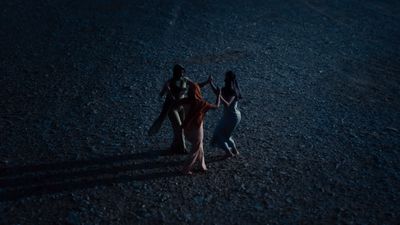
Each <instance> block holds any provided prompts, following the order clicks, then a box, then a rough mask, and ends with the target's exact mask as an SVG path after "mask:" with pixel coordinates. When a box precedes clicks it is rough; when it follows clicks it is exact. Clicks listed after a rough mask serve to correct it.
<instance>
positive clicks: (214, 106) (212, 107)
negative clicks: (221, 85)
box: [210, 90, 222, 109]
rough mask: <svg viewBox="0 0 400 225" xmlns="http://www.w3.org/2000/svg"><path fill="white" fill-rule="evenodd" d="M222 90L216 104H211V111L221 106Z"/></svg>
mask: <svg viewBox="0 0 400 225" xmlns="http://www.w3.org/2000/svg"><path fill="white" fill-rule="evenodd" d="M221 98H222V96H221V90H219V92H218V97H217V102H216V103H215V105H214V104H210V109H218V108H219V107H220V105H221Z"/></svg>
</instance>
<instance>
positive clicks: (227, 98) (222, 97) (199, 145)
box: [149, 65, 241, 174]
mask: <svg viewBox="0 0 400 225" xmlns="http://www.w3.org/2000/svg"><path fill="white" fill-rule="evenodd" d="M184 73H185V69H184V68H183V67H182V66H181V65H175V66H174V68H173V76H172V78H171V79H169V80H168V81H166V82H165V85H164V87H163V88H162V90H161V92H160V97H162V96H164V95H165V94H166V99H165V102H164V104H163V107H162V111H161V113H160V115H159V116H158V118H157V119H156V120H155V122H154V123H153V125H152V126H151V128H150V130H149V135H154V134H155V133H157V132H158V130H159V129H160V127H161V125H162V122H163V121H164V120H165V118H166V117H167V116H168V117H169V120H170V121H171V125H172V129H173V132H174V137H173V141H172V144H171V146H170V149H169V153H171V154H185V153H187V152H186V151H187V150H186V144H185V138H186V139H187V140H188V141H189V142H190V143H191V144H192V150H191V152H190V154H191V155H190V158H189V160H188V162H187V163H186V164H185V166H184V168H183V172H184V173H185V174H192V169H193V167H194V165H195V163H196V162H197V161H199V162H200V163H201V169H202V171H206V170H207V166H206V163H205V159H204V149H203V137H204V132H203V121H204V117H205V114H206V112H207V111H208V110H210V109H217V108H219V106H220V103H221V102H222V104H223V105H224V114H223V116H222V118H221V119H220V121H219V123H218V125H217V127H216V128H215V131H214V134H213V137H212V141H211V145H212V146H215V147H219V148H222V149H223V150H225V152H226V156H228V157H230V156H235V155H238V154H239V151H238V149H237V147H236V145H235V142H234V140H233V138H232V133H233V131H234V130H235V128H236V126H237V125H238V124H239V122H240V119H241V114H240V111H239V110H238V107H237V104H238V100H239V99H240V98H241V94H240V89H239V85H238V83H237V80H236V75H235V74H234V73H233V72H232V71H228V72H227V73H226V74H225V86H224V87H223V88H221V89H219V88H218V87H217V86H216V85H215V84H214V83H213V79H212V77H211V76H209V78H208V80H207V81H205V82H202V83H195V82H192V81H191V80H190V79H188V78H187V77H185V76H184ZM206 85H210V86H211V89H212V90H213V92H214V93H215V95H216V96H217V100H216V104H210V103H208V102H207V101H205V100H204V99H203V97H202V95H201V88H203V87H205V86H206Z"/></svg>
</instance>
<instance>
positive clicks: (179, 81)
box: [148, 64, 211, 154]
mask: <svg viewBox="0 0 400 225" xmlns="http://www.w3.org/2000/svg"><path fill="white" fill-rule="evenodd" d="M184 74H185V69H184V68H183V66H181V65H179V64H177V65H175V66H174V68H173V74H172V78H171V79H169V80H167V81H166V82H165V84H164V86H163V88H162V90H161V92H160V97H163V96H164V95H165V94H166V95H167V96H166V98H165V101H164V104H163V106H162V110H161V113H160V115H159V116H158V118H157V119H156V120H155V121H154V123H153V125H152V126H151V127H150V129H149V132H148V134H149V135H154V134H156V133H157V132H158V131H159V129H160V128H161V125H162V123H163V121H164V120H165V117H166V116H167V115H168V118H169V120H170V121H171V125H172V129H173V132H174V135H173V141H172V144H171V146H170V148H169V153H170V154H186V153H187V151H186V144H185V136H184V132H183V129H182V127H181V126H182V122H183V121H184V119H185V110H184V108H183V107H182V106H179V107H174V108H171V106H172V105H173V103H174V102H175V101H178V100H180V99H182V98H184V97H186V94H187V90H188V87H189V83H193V82H192V81H190V79H189V78H187V77H185V76H184ZM210 81H211V77H209V78H208V80H207V81H205V82H203V83H199V86H200V87H204V86H205V85H207V84H209V83H210Z"/></svg>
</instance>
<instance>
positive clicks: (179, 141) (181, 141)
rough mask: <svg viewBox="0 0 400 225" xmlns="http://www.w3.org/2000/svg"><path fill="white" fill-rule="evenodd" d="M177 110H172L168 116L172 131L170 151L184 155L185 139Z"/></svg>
mask: <svg viewBox="0 0 400 225" xmlns="http://www.w3.org/2000/svg"><path fill="white" fill-rule="evenodd" d="M178 110H179V109H178ZM178 110H172V111H170V112H169V114H168V117H169V120H170V121H171V125H172V130H173V132H174V137H173V141H172V144H171V147H170V150H171V152H173V153H186V145H185V137H184V134H183V129H182V128H181V124H182V119H181V117H180V114H179V112H178Z"/></svg>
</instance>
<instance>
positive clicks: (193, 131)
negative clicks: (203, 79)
mask: <svg viewBox="0 0 400 225" xmlns="http://www.w3.org/2000/svg"><path fill="white" fill-rule="evenodd" d="M220 98H221V92H219V94H218V97H217V104H216V105H214V104H210V103H208V102H206V101H205V100H204V99H203V97H202V95H201V91H200V87H199V85H198V84H197V83H190V86H189V91H188V97H187V98H183V99H181V100H179V101H177V102H176V104H175V107H178V106H184V107H185V108H187V112H188V113H187V116H186V118H185V120H184V121H183V123H182V128H183V129H184V132H185V136H186V139H187V140H188V141H189V142H190V143H191V144H192V150H191V152H190V157H189V159H188V161H187V162H186V163H185V165H184V168H183V170H182V172H183V173H184V174H189V175H191V174H193V172H192V169H193V167H194V165H195V164H196V162H197V161H199V162H200V164H201V170H202V171H203V172H205V171H207V166H206V162H205V159H204V149H203V137H204V135H203V133H204V132H203V123H204V117H205V115H206V113H207V111H208V110H210V109H217V108H219V106H220Z"/></svg>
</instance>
